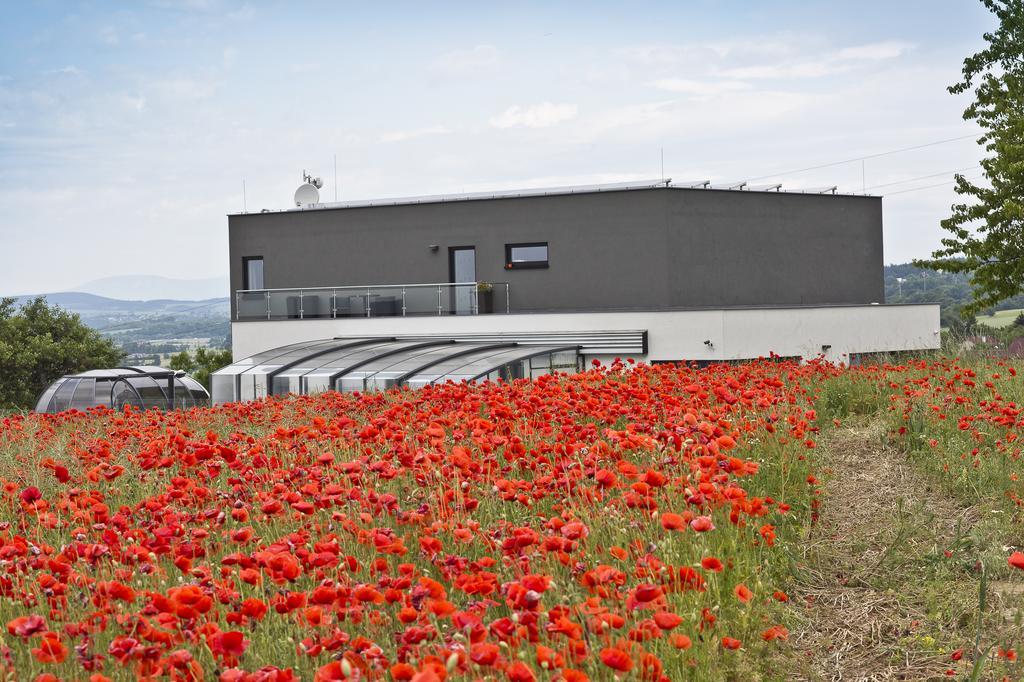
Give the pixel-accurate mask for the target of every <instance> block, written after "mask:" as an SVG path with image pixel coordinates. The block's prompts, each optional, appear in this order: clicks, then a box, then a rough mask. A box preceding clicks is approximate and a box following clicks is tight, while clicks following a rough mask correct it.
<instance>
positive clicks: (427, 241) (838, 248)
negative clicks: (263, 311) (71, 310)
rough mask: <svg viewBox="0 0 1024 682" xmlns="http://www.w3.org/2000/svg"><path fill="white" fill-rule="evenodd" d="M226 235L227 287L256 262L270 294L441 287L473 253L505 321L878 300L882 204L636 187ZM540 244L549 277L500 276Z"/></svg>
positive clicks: (532, 271) (448, 205)
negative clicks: (506, 296) (507, 302)
mask: <svg viewBox="0 0 1024 682" xmlns="http://www.w3.org/2000/svg"><path fill="white" fill-rule="evenodd" d="M229 235H230V236H229V240H230V252H231V286H232V289H233V290H238V289H242V288H243V286H244V282H243V258H247V257H252V256H262V257H263V259H264V260H263V268H264V284H265V286H266V287H267V288H290V287H315V286H343V285H382V284H404V283H409V284H411V283H433V282H447V281H449V277H450V272H449V268H450V263H449V258H448V254H449V248H450V247H464V246H470V245H471V246H475V248H476V259H475V260H476V280H477V281H487V282H509V283H510V293H511V308H512V311H513V312H528V311H543V310H552V311H557V310H608V309H657V308H679V307H725V306H737V305H800V304H804V305H806V304H837V303H872V302H879V303H881V302H883V291H884V289H883V280H882V219H881V199H880V198H878V197H861V196H842V195H840V196H833V195H824V196H820V195H811V194H787V193H784V192H783V193H775V192H739V191H716V190H699V189H698V190H686V189H644V190H632V191H618V192H602V193H592V194H569V195H552V196H537V197H524V198H511V199H488V200H476V201H456V202H441V203H425V204H407V205H396V206H374V207H360V208H343V209H323V210H307V211H293V212H282V213H265V214H260V213H250V214H244V215H233V216H230V217H229ZM536 243H546V244H547V245H548V267H547V268H512V269H506V268H505V265H506V256H507V254H506V245H508V244H536ZM432 245H436V246H438V247H439V248H437V249H432V248H431V246H432ZM232 305H234V301H232Z"/></svg>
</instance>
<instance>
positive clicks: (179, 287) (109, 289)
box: [72, 275, 231, 301]
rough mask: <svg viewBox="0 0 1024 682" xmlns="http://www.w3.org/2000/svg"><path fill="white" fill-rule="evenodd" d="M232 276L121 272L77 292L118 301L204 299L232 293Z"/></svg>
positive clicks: (97, 280) (89, 283)
mask: <svg viewBox="0 0 1024 682" xmlns="http://www.w3.org/2000/svg"><path fill="white" fill-rule="evenodd" d="M230 289H231V286H230V284H229V283H228V278H227V277H226V276H225V277H208V278H206V279H174V278H172V277H159V276H156V275H120V276H117V277H104V278H102V279H95V280H93V281H91V282H86V283H85V284H81V285H79V286H77V287H73V289H72V290H73V291H76V292H82V293H86V294H94V295H96V296H103V297H106V298H112V299H117V300H126V299H131V300H133V301H153V300H177V301H204V300H209V299H213V298H222V297H224V296H228V295H229V294H230Z"/></svg>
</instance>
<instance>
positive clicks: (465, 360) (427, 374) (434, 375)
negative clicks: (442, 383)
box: [405, 346, 521, 388]
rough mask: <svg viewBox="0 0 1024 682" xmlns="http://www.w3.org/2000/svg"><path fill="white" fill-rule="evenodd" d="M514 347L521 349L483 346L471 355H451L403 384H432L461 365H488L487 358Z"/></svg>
mask: <svg viewBox="0 0 1024 682" xmlns="http://www.w3.org/2000/svg"><path fill="white" fill-rule="evenodd" d="M516 348H520V349H521V347H517V346H512V347H510V348H487V347H484V348H482V349H481V350H480V351H479V352H478V353H474V354H472V355H462V356H457V357H453V358H451V359H449V360H445V361H444V362H440V363H438V364H436V365H434V366H432V367H428V368H426V369H425V370H424V371H422V372H417V373H416V374H414V375H413V376H411V377H409V378H408V379H406V381H405V384H406V385H407V386H409V387H411V388H422V387H423V386H426V385H427V384H432V383H434V382H435V381H438V380H440V379H441V378H442V377H445V376H446V375H448V374H450V373H451V372H454V371H457V370H458V369H459V368H461V367H465V366H467V365H473V364H476V363H487V364H488V365H489V364H490V363H489V362H488V360H489V359H490V358H492V357H494V356H499V355H500V356H504V355H506V354H507V353H509V352H510V351H513V350H515V349H516Z"/></svg>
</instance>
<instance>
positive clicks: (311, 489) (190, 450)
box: [0, 361, 1024, 682]
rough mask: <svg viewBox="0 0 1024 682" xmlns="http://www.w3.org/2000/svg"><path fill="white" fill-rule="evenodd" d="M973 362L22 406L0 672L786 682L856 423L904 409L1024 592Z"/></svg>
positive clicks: (1011, 407)
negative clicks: (811, 558) (138, 404)
mask: <svg viewBox="0 0 1024 682" xmlns="http://www.w3.org/2000/svg"><path fill="white" fill-rule="evenodd" d="M973 367H974V368H973V369H971V368H966V367H960V366H959V365H958V364H957V363H955V362H954V361H936V362H931V363H928V362H924V361H920V362H916V363H907V364H904V365H886V366H880V367H866V368H861V369H843V368H839V367H835V366H832V365H829V364H826V363H817V362H811V363H808V364H804V365H798V364H795V363H791V362H773V361H760V362H753V363H749V364H742V365H732V366H727V365H715V366H711V367H709V368H705V369H699V370H698V369H696V368H690V367H687V366H672V365H657V366H647V365H632V364H620V363H616V364H614V365H612V366H611V367H601V366H596V367H593V368H592V369H590V370H589V371H587V372H584V373H581V374H577V375H573V376H564V375H556V376H548V377H542V378H540V379H538V380H535V381H533V382H530V381H525V380H519V381H516V382H513V383H486V384H480V385H465V384H461V385H456V384H448V385H445V386H435V387H427V388H424V389H422V390H419V391H408V390H401V391H390V392H384V393H372V394H362V395H359V394H337V393H328V394H323V395H319V396H293V397H288V398H273V399H268V400H265V401H262V402H257V403H247V404H236V405H226V406H220V407H213V408H202V409H194V410H190V411H179V412H170V413H166V414H165V413H161V412H158V411H149V412H138V411H132V410H131V409H130V408H129V409H127V410H126V411H125V412H112V411H109V410H105V409H96V410H94V411H90V412H89V413H81V412H74V411H71V412H65V413H61V414H58V415H34V414H29V415H22V414H15V415H9V416H7V417H5V418H3V419H2V420H0V484H2V486H3V488H2V497H0V510H2V513H0V628H2V630H0V638H2V639H0V673H2V674H3V675H4V676H5V677H4V679H15V680H32V679H90V678H91V679H95V680H102V679H107V678H109V679H135V678H152V679H173V680H200V679H222V680H226V681H235V680H238V681H241V680H290V679H304V680H378V679H379V680H416V681H429V680H444V679H479V680H513V681H519V682H525V681H528V680H566V681H568V682H573V681H582V680H612V679H635V680H651V681H655V680H678V679H728V678H734V679H780V678H782V677H784V673H782V672H781V671H784V670H790V669H795V668H793V667H792V666H794V665H796V666H797V667H799V666H803V665H805V663H803V662H802V661H804V660H805V659H806V658H807V657H808V656H813V655H814V654H815V652H803V651H799V648H800V647H799V643H798V642H795V641H794V640H796V639H797V638H796V637H795V636H794V635H795V629H796V628H798V627H803V626H804V625H805V624H802V622H801V619H800V617H799V608H800V606H799V599H800V587H799V584H798V581H797V580H796V579H795V577H794V576H795V574H796V573H798V572H799V570H798V569H799V567H797V566H795V564H794V557H795V556H797V551H796V550H797V548H799V546H800V545H801V543H802V542H803V541H804V540H805V539H806V537H807V536H808V533H809V532H811V530H812V529H813V527H814V524H815V523H816V519H817V518H818V514H819V511H820V507H821V505H822V504H827V503H828V501H827V499H823V495H822V484H821V481H822V479H823V477H825V476H827V471H824V470H823V468H827V467H823V465H822V452H823V451H824V449H825V447H826V445H823V443H824V442H825V441H827V438H828V432H829V430H830V429H834V428H836V427H837V426H838V425H839V424H841V423H844V422H845V421H847V420H851V419H857V418H864V417H865V416H868V415H875V416H877V418H879V419H883V420H885V423H886V429H887V433H888V434H889V436H888V437H889V438H891V440H892V442H893V443H896V444H898V445H899V447H900V448H901V449H902V451H904V452H906V453H907V457H908V458H910V459H912V460H913V461H914V463H915V466H920V467H921V469H922V471H925V472H927V474H928V475H929V476H933V477H934V478H935V480H937V481H941V485H942V486H944V487H945V488H947V489H948V490H949V491H950V494H951V495H957V496H960V497H962V498H963V499H965V500H968V499H969V500H971V502H972V503H973V502H976V501H977V500H980V499H982V498H984V499H985V500H986V501H988V503H991V505H993V508H996V507H997V508H998V510H999V514H998V515H997V516H998V526H996V527H995V528H997V530H998V533H1000V534H1002V535H1001V542H1002V543H1004V544H1002V545H999V546H997V547H991V548H988V549H987V550H986V551H988V554H984V553H981V554H979V555H978V556H974V555H973V554H971V553H972V552H974V549H972V548H970V547H968V546H966V545H962V546H961V545H957V546H955V547H950V548H943V549H944V550H945V551H946V552H948V554H949V556H948V557H945V558H946V559H948V560H949V561H950V562H957V561H959V562H960V563H961V564H963V563H965V562H966V561H967V559H968V558H970V559H971V561H982V562H985V566H988V567H989V568H990V571H989V574H990V575H991V576H992V577H993V579H996V578H1005V579H1006V580H1014V579H1016V580H1018V581H1019V580H1020V578H1022V577H1024V572H1020V571H1016V570H1015V568H1014V567H1015V566H1017V565H1018V563H1019V565H1020V566H1021V567H1024V555H1019V554H1018V553H1017V552H1016V550H1018V549H1020V547H1021V546H1022V545H1024V539H1022V538H1021V528H1022V526H1021V523H1022V510H1021V506H1022V504H1024V502H1022V500H1024V490H1021V487H1020V486H1021V484H1020V476H1022V475H1024V466H1022V465H1021V463H1020V447H1019V441H1018V431H1019V429H1020V427H1021V426H1022V425H1024V418H1022V417H1021V415H1020V412H1021V410H1022V409H1024V408H1022V407H1021V405H1022V404H1024V402H1017V401H1020V396H1024V388H1022V387H1021V386H1020V384H1019V383H1018V380H1017V379H1016V377H1015V371H1014V370H1013V369H1011V368H1009V367H1005V366H999V365H992V366H986V367H979V366H973ZM1014 396H1017V397H1016V398H1015V397H1014ZM1011 550H1013V551H1011ZM967 554H971V557H967ZM1018 556H1019V559H1018ZM965 570H967V569H965ZM1018 574H1019V575H1018ZM1013 636H1016V635H1011V634H1010V631H1009V630H1007V631H1004V632H1003V633H1002V634H1000V633H996V634H994V635H992V636H991V637H989V634H988V633H986V634H985V637H986V638H987V639H986V640H985V642H984V643H985V648H984V649H983V648H982V647H981V646H974V643H973V642H969V641H964V642H961V643H960V646H961V647H962V648H961V649H959V650H958V651H959V656H958V655H957V652H956V651H951V653H950V654H949V655H948V656H947V658H948V659H949V673H950V674H951V675H958V674H968V673H969V672H970V671H971V670H972V667H971V666H974V665H975V664H976V663H977V662H978V661H979V660H980V661H982V663H984V664H985V665H989V667H988V668H987V669H986V670H988V671H991V670H996V669H997V668H996V667H993V666H999V667H998V669H999V670H1000V671H1005V672H1006V674H1012V673H1013V672H1014V671H1016V672H1021V671H1020V670H1018V669H1017V668H1016V667H1015V666H1016V663H1015V656H1016V654H1015V651H1016V648H1019V647H1020V642H1019V641H1011V640H1012V637H1013ZM989 639H991V640H992V641H988V640H989ZM955 645H956V643H955V642H954V643H951V645H950V649H951V650H952V649H953V647H954V646H955ZM820 653H822V654H823V655H824V652H820ZM943 655H944V656H945V654H943ZM794 660H796V661H797V663H794V662H793V661H794ZM1011 679H1012V678H1011Z"/></svg>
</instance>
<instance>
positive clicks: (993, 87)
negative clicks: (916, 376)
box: [916, 0, 1024, 314]
mask: <svg viewBox="0 0 1024 682" xmlns="http://www.w3.org/2000/svg"><path fill="white" fill-rule="evenodd" d="M982 2H983V3H984V5H985V6H986V7H987V8H988V9H989V11H991V12H992V13H993V14H995V16H996V18H997V19H998V20H999V26H998V28H997V29H996V30H995V31H994V32H992V33H986V34H985V35H984V38H985V41H986V42H987V43H988V46H987V47H986V48H985V49H983V50H982V51H981V52H978V53H977V54H975V55H973V56H971V57H968V58H967V59H965V60H964V66H963V78H962V79H961V80H960V82H959V83H956V84H955V85H952V86H950V87H949V91H950V92H951V93H953V94H960V93H964V92H967V91H968V90H970V89H971V88H972V87H974V102H973V103H972V104H971V105H970V106H969V107H967V109H966V110H965V111H964V119H965V120H968V121H975V122H977V124H978V125H980V126H981V127H982V129H983V130H984V132H983V134H982V135H981V137H980V138H979V140H978V143H979V144H981V145H984V148H985V150H986V152H988V153H989V154H990V156H988V157H987V158H985V159H984V160H983V161H982V162H981V166H982V168H983V169H984V177H985V179H986V180H987V181H988V184H989V185H991V186H990V187H981V186H979V185H975V184H974V183H973V182H971V181H970V180H968V179H967V178H965V177H964V176H963V175H961V174H957V175H956V180H955V182H956V193H957V194H958V195H960V197H961V198H963V199H964V201H963V202H962V203H956V204H954V205H953V206H952V214H951V215H950V217H949V218H946V219H945V220H943V221H942V223H941V225H942V229H944V230H946V231H947V232H949V233H950V236H948V237H946V238H944V239H943V240H942V245H943V247H944V248H942V249H939V250H937V251H935V252H934V253H932V259H931V260H921V261H916V264H917V265H920V266H922V267H927V268H931V269H933V270H942V271H946V272H964V273H970V275H971V285H972V288H973V300H972V301H971V303H969V304H968V305H967V307H966V308H965V311H966V312H968V313H972V314H973V313H976V312H978V311H979V310H982V309H984V308H987V307H990V306H994V305H996V304H997V303H999V302H1000V301H1002V300H1004V299H1006V298H1009V297H1010V296H1013V295H1015V294H1018V293H1020V292H1021V291H1024V0H982ZM975 84H977V86H976V87H975Z"/></svg>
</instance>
